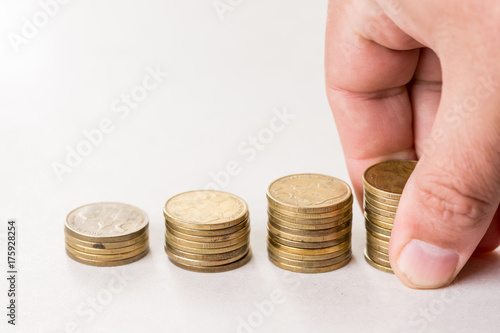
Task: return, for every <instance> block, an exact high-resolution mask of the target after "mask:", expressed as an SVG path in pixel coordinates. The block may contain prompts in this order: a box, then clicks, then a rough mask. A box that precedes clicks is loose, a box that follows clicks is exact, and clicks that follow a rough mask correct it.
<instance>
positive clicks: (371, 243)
mask: <svg viewBox="0 0 500 333" xmlns="http://www.w3.org/2000/svg"><path fill="white" fill-rule="evenodd" d="M387 244H389V243H387ZM366 245H367V246H370V247H372V248H373V249H375V250H377V251H379V252H382V253H385V254H389V247H388V245H387V246H384V245H380V243H379V240H377V239H376V238H374V237H370V236H368V235H367V236H366Z"/></svg>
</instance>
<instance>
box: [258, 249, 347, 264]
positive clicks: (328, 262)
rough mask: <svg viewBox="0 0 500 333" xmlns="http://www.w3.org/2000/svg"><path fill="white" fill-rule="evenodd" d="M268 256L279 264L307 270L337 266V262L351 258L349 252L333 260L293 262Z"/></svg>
mask: <svg viewBox="0 0 500 333" xmlns="http://www.w3.org/2000/svg"><path fill="white" fill-rule="evenodd" d="M267 254H268V256H269V257H271V258H273V259H274V261H278V262H281V263H283V264H286V265H290V266H296V267H307V268H316V267H325V266H331V265H335V264H338V263H339V262H342V261H344V260H345V259H347V258H349V257H350V256H351V251H347V252H345V253H344V254H341V255H340V256H338V257H336V258H333V259H328V260H295V259H288V258H285V257H280V256H277V255H275V254H274V253H273V252H271V251H269V252H268V253H267Z"/></svg>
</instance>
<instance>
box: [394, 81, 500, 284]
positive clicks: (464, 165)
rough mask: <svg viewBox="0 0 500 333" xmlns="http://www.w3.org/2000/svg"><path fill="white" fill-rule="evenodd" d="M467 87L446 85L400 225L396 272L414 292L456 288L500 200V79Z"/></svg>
mask: <svg viewBox="0 0 500 333" xmlns="http://www.w3.org/2000/svg"><path fill="white" fill-rule="evenodd" d="M459 81H460V82H464V80H459ZM454 82H457V81H454ZM466 82H467V83H466V84H465V85H466V86H465V87H453V86H443V94H442V99H441V105H440V108H439V110H438V114H437V116H436V120H435V122H434V126H433V129H432V132H431V136H430V138H429V139H428V144H427V147H426V149H425V151H424V154H423V155H422V157H421V158H420V160H419V162H418V164H417V166H416V168H415V170H414V172H413V174H412V175H411V177H410V179H409V180H408V183H407V184H406V187H405V190H404V192H403V195H402V197H401V201H400V203H399V207H398V209H397V213H396V218H395V220H394V226H393V229H392V234H391V240H390V244H389V257H390V263H391V267H392V269H393V271H394V273H395V274H396V275H397V276H398V278H399V279H400V280H401V281H402V282H403V283H404V284H406V285H408V286H410V287H413V288H439V287H442V286H445V285H447V284H449V283H451V282H452V281H453V279H454V278H455V277H456V275H457V274H458V273H459V272H460V270H461V269H462V268H463V266H464V265H465V263H466V262H467V260H468V259H469V258H470V256H471V255H472V253H473V252H474V250H475V249H476V247H477V245H478V244H479V242H480V241H481V239H482V238H483V236H484V235H485V233H486V231H487V229H488V227H489V225H490V223H491V221H492V219H493V216H494V214H495V211H496V209H497V207H498V204H499V201H500V113H499V112H498V110H499V108H500V99H499V97H498V95H499V94H498V91H499V89H498V82H495V81H494V80H492V79H491V78H488V77H486V76H482V77H478V78H476V79H474V80H467V81H466ZM488 83H489V84H490V85H488ZM452 85H453V83H452Z"/></svg>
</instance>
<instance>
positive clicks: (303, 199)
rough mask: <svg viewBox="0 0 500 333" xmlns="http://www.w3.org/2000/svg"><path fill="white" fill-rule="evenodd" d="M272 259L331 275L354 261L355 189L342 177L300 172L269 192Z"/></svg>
mask: <svg viewBox="0 0 500 333" xmlns="http://www.w3.org/2000/svg"><path fill="white" fill-rule="evenodd" d="M267 201H268V217H269V220H268V232H269V234H268V242H267V249H268V256H269V260H270V261H271V262H272V263H273V264H275V265H276V266H278V267H281V268H283V269H286V270H290V271H294V272H300V273H321V272H328V271H332V270H335V269H338V268H340V267H343V266H344V265H346V264H347V263H348V262H349V260H350V259H351V222H352V202H353V196H352V192H351V188H350V187H349V185H348V184H347V183H345V182H343V181H342V180H340V179H337V178H334V177H330V176H324V175H318V174H297V175H291V176H286V177H283V178H279V179H277V180H275V181H274V182H272V183H271V184H270V185H269V187H268V189H267Z"/></svg>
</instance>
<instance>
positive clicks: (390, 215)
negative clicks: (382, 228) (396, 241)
mask: <svg viewBox="0 0 500 333" xmlns="http://www.w3.org/2000/svg"><path fill="white" fill-rule="evenodd" d="M364 208H365V212H373V213H375V214H377V215H381V216H384V217H386V218H389V219H392V220H394V218H395V217H396V213H395V212H390V211H387V210H384V209H382V208H377V207H375V206H373V205H372V204H370V203H369V202H368V201H365V205H364Z"/></svg>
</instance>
